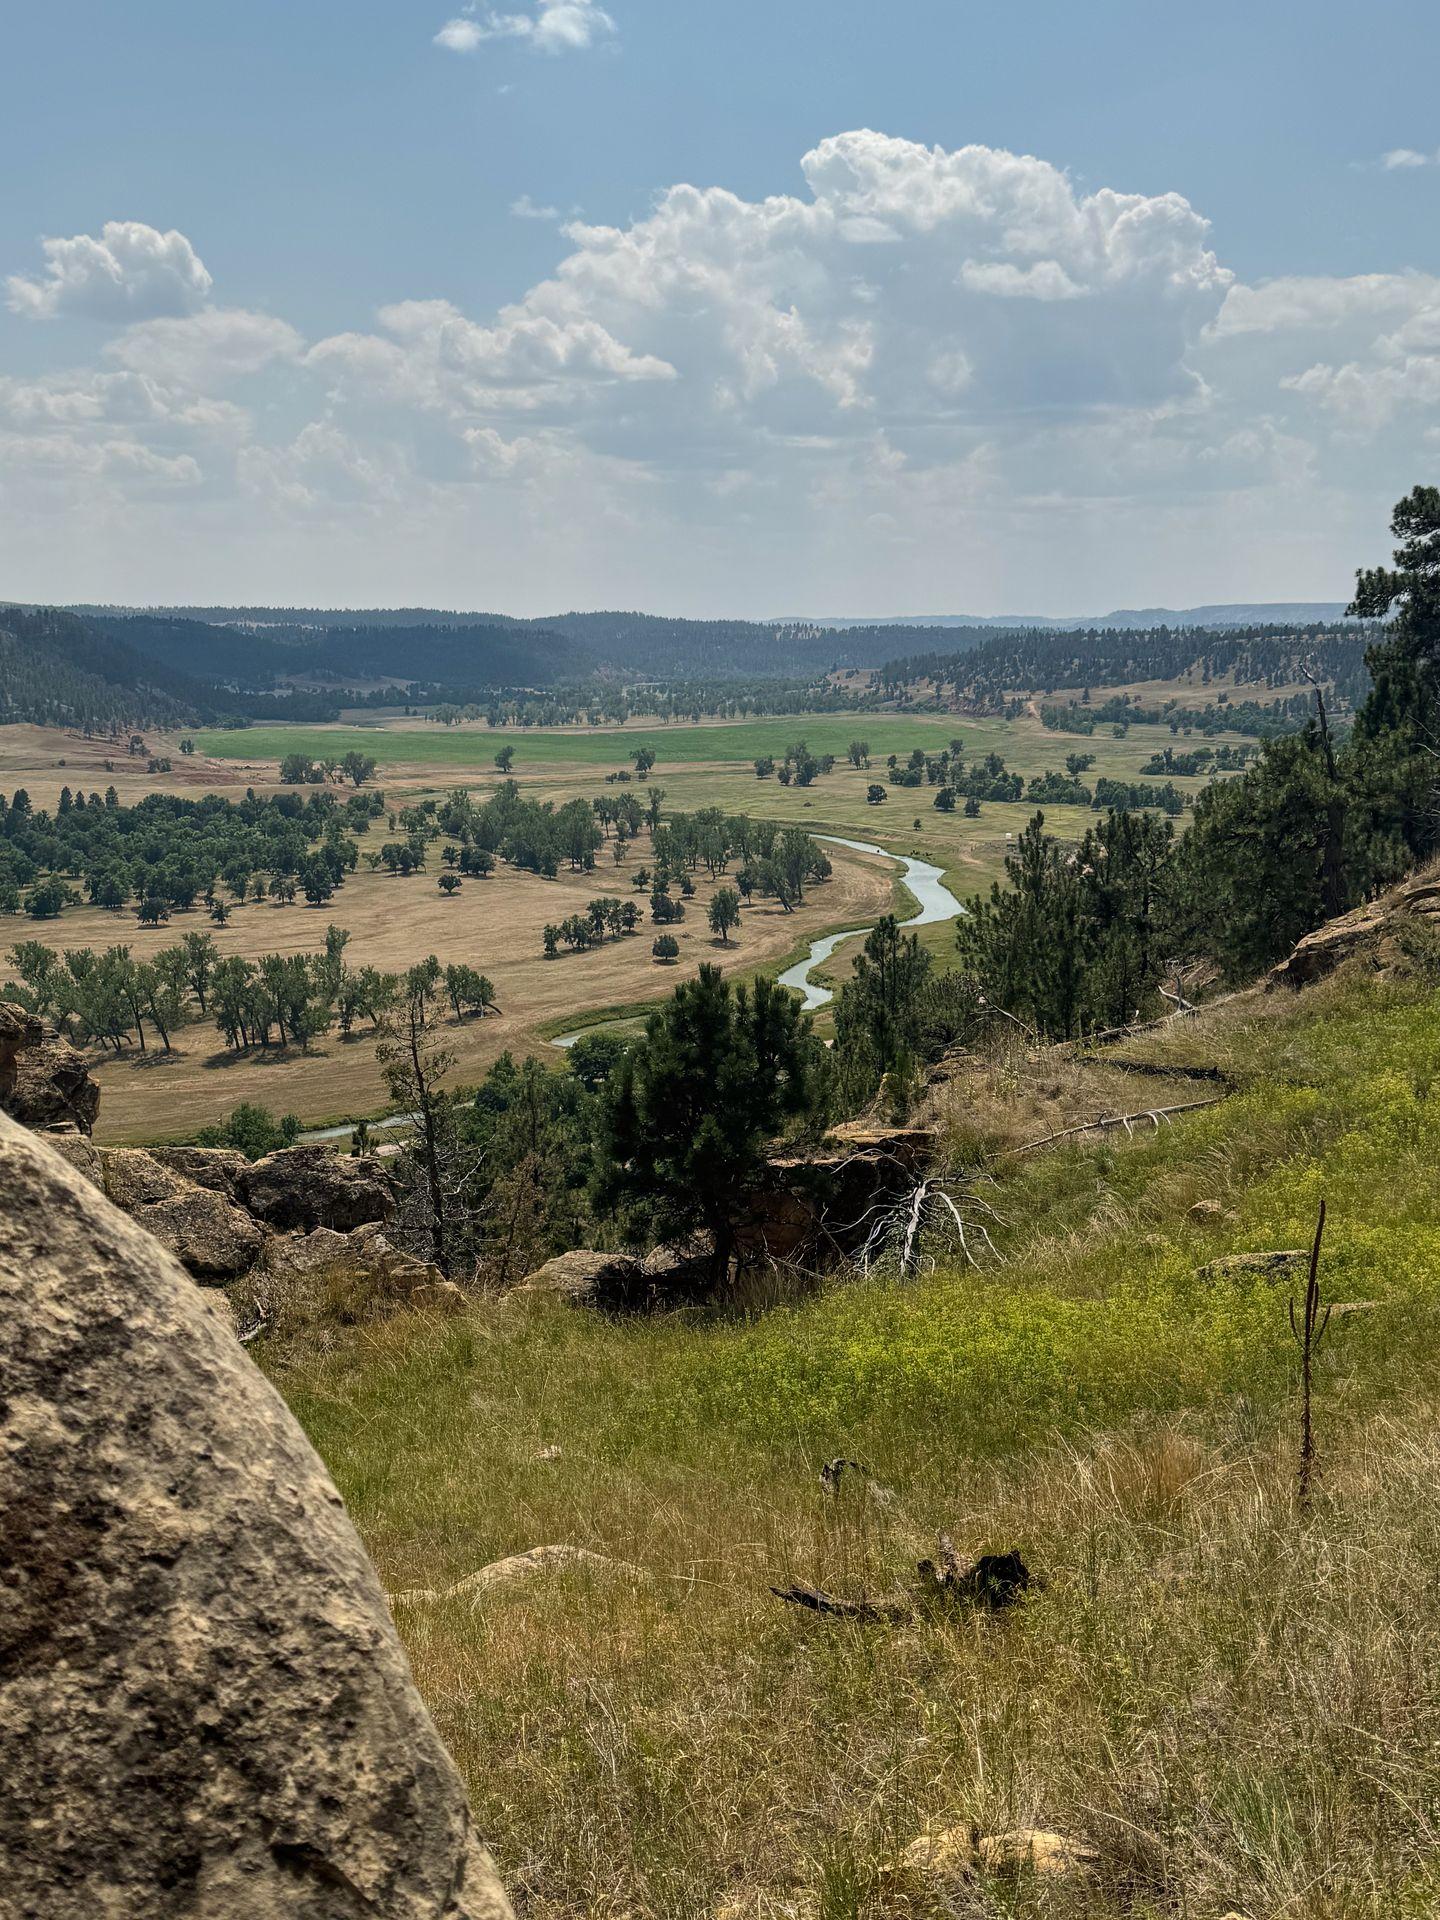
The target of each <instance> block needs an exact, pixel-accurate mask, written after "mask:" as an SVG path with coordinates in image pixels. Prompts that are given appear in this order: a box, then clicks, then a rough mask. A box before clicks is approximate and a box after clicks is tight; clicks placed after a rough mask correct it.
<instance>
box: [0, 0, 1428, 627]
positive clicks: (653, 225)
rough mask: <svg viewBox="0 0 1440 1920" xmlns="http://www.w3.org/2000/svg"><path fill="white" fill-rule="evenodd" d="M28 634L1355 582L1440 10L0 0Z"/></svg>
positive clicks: (786, 610)
mask: <svg viewBox="0 0 1440 1920" xmlns="http://www.w3.org/2000/svg"><path fill="white" fill-rule="evenodd" d="M0 27H3V34H4V38H3V43H0V44H3V45H4V47H5V62H4V70H5V73H6V80H7V85H6V88H5V103H6V104H5V159H4V165H3V169H0V597H3V598H12V599H25V600H45V601H58V602H80V601H109V602H121V603H128V604H157V603H191V602H198V603H203V604H222V603H223V604H228V603H234V602H241V603H246V604H266V603H268V604H284V605H301V606H304V605H312V606H321V605H328V606H402V605H418V604H423V605H430V606H441V607H454V608H468V609H475V610H493V611H500V612H507V613H516V614H543V613H547V612H557V611H561V610H565V609H569V608H595V607H611V608H614V607H624V608H642V609H646V610H649V611H655V612H665V613H674V614H690V615H699V616H707V615H711V616H713V615H724V614H729V615H736V616H749V617H755V618H769V617H781V616H802V615H807V614H808V615H841V614H843V615H848V616H852V617H863V616H874V617H885V616H887V615H923V614H927V613H928V614H945V613H1004V612H1034V613H1043V614H1081V613H1087V612H1102V611H1105V610H1108V609H1109V608H1111V607H1115V606H1142V605H1144V606H1148V605H1170V606H1184V605H1189V604H1195V603H1200V602H1214V601H1233V600H1246V601H1249V600H1306V599H1313V600H1329V599H1345V598H1347V597H1348V594H1349V590H1350V586H1351V583H1352V580H1353V573H1354V569H1355V567H1356V566H1358V565H1361V564H1367V563H1372V562H1375V561H1378V560H1380V559H1382V558H1383V557H1384V556H1385V554H1386V552H1387V550H1388V547H1389V544H1390V543H1389V538H1388V533H1387V522H1388V517H1389V510H1390V507H1391V504H1392V503H1393V502H1394V501H1395V500H1396V499H1397V498H1398V497H1399V496H1400V495H1401V494H1403V493H1405V492H1407V491H1408V490H1409V488H1410V487H1411V486H1413V485H1415V484H1416V483H1417V482H1420V481H1422V480H1431V481H1433V480H1434V479H1435V478H1436V469H1437V466H1440V101H1437V95H1436V92H1435V88H1434V84H1433V76H1434V74H1435V71H1436V68H1437V60H1440V8H1436V7H1435V6H1434V4H1433V0H1425V3H1424V4H1421V3H1420V0H1371V4H1370V5H1369V6H1368V7H1366V8H1363V9H1362V8H1360V7H1357V6H1356V5H1355V4H1354V0H1303V4H1302V3H1301V0H1246V3H1245V4H1243V5H1242V4H1239V3H1238V0H1209V4H1207V5H1206V6H1205V7H1203V8H1195V7H1191V8H1180V7H1165V6H1162V7H1157V6H1156V5H1155V4H1154V0H1145V4H1140V3H1139V0H1089V4H1087V5H1084V6H1077V5H1075V4H1074V0H1067V3H1066V4H1057V0H1029V3H1028V4H1023V3H1021V4H1016V5H1012V6H1010V7H1006V8H998V7H995V6H993V5H989V6H983V7H982V6H980V5H976V4H972V0H888V4H886V5H885V6H877V5H874V4H869V5H864V4H859V3H858V0H779V4H777V3H776V0H767V3H765V4H761V3H760V0H727V4H726V5H725V6H723V7H720V6H714V5H711V4H707V0H690V4H676V0H606V4H605V5H604V6H602V5H601V4H599V0H496V4H494V5H490V4H486V3H485V0H474V3H473V4H468V3H467V0H436V4H431V3H430V0H347V3H346V4H340V0H284V4H282V3H281V0H247V4H246V5H245V6H244V7H226V6H219V5H206V4H200V5H197V4H196V0H184V4H181V0H141V4H139V5H133V4H132V5H130V6H125V7H122V6H117V5H116V4H114V0H67V4H66V6H65V7H63V8H56V7H45V6H36V5H33V4H21V0H4V3H3V4H0Z"/></svg>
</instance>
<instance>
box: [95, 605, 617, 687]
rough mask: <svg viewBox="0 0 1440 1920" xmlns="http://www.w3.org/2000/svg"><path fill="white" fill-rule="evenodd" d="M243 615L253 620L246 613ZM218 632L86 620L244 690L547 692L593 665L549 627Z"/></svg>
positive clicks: (279, 622) (354, 626)
mask: <svg viewBox="0 0 1440 1920" xmlns="http://www.w3.org/2000/svg"><path fill="white" fill-rule="evenodd" d="M248 611H249V613H251V614H254V613H256V612H258V611H259V610H257V609H253V608H252V609H249V610H248ZM304 618H305V624H303V625H302V624H298V623H295V622H289V621H286V620H284V619H281V618H280V617H279V616H278V614H275V615H273V617H272V618H270V619H268V620H264V621H261V620H259V619H256V620H254V621H253V623H252V622H250V621H249V620H248V619H247V621H246V622H245V623H241V622H238V621H237V622H236V623H234V624H227V623H224V622H222V621H219V620H209V619H192V618H189V617H187V616H185V615H180V614H174V613H171V612H169V611H167V610H158V609H157V610H156V611H154V612H150V613H119V612H115V611H110V612H95V613H92V614H90V615H89V619H90V621H91V624H92V625H93V626H95V627H96V628H97V629H98V630H99V631H100V632H102V633H104V634H107V635H109V636H110V637H111V638H112V639H116V640H119V641H122V642H124V644H126V645H127V646H130V647H133V648H134V649H135V650H136V651H137V652H141V653H144V654H146V655H148V656H150V657H151V658H152V659H155V660H159V661H163V662H165V663H167V664H168V665H171V666H178V665H180V664H181V663H182V662H183V663H184V665H185V666H186V668H187V669H188V671H189V672H191V673H193V674H198V675H202V676H203V677H204V678H206V679H207V680H214V681H217V682H219V683H221V684H223V685H226V686H231V687H234V688H237V689H241V690H246V691H258V690H263V689H269V688H272V687H274V686H276V685H277V684H279V683H283V682H284V681H285V680H286V679H287V678H289V677H293V676H300V677H303V676H318V677H325V678H333V679H334V680H335V681H336V682H337V684H340V685H344V684H347V683H350V682H364V681H369V680H376V679H384V678H395V679H398V680H402V681H406V682H409V681H418V682H422V683H427V684H436V683H439V684H443V685H445V686H447V687H450V688H456V689H476V690H479V689H483V688H489V687H506V686H551V685H553V684H554V683H555V682H556V681H558V680H567V679H568V680H576V679H583V678H585V677H586V676H588V675H589V674H590V673H592V672H593V671H594V669H595V665H596V662H595V660H594V658H593V657H592V655H591V654H590V653H589V651H588V650H587V649H586V648H584V647H582V646H580V645H578V644H577V643H576V642H575V641H573V640H572V639H571V638H570V637H569V636H568V635H566V634H563V633H559V632H556V631H555V630H554V629H552V628H549V627H542V626H535V627H529V626H525V625H521V624H519V623H512V624H507V625H496V624H494V623H493V622H478V621H474V620H471V621H468V622H466V623H463V624H456V623H452V622H450V621H448V620H447V619H446V618H444V617H443V616H442V617H438V618H436V619H434V620H423V621H422V620H418V619H417V620H410V619H402V620H400V621H398V622H395V623H391V622H389V621H388V620H386V619H383V618H381V617H379V616H377V617H376V619H375V621H374V623H373V624H366V623H365V622H363V621H362V620H360V619H359V618H358V617H357V616H356V615H354V614H349V615H347V616H346V617H345V619H344V621H340V620H337V619H334V618H321V617H318V616H309V615H306V616H304Z"/></svg>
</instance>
